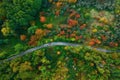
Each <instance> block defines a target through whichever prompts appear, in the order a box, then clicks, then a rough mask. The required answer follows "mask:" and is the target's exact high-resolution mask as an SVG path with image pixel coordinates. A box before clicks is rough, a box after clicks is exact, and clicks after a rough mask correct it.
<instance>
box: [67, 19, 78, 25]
mask: <svg viewBox="0 0 120 80" xmlns="http://www.w3.org/2000/svg"><path fill="white" fill-rule="evenodd" d="M77 24H78V21H77V20H73V19H69V20H68V25H69V26H76V25H77Z"/></svg>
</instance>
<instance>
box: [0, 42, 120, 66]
mask: <svg viewBox="0 0 120 80" xmlns="http://www.w3.org/2000/svg"><path fill="white" fill-rule="evenodd" d="M50 46H74V47H77V46H83V45H80V44H76V43H68V42H51V43H46V44H43V45H41V46H37V47H34V48H31V49H28V50H26V51H24V52H21V53H19V54H17V55H15V56H12V57H10V58H7V59H5V60H2V61H0V64H2V63H5V62H9V61H11V60H13V59H15V58H17V57H21V56H23V55H26V54H28V53H31V52H33V51H36V50H39V49H42V48H45V47H50ZM87 47H89V48H90V49H92V50H94V49H95V50H97V51H100V52H106V53H110V52H120V50H116V51H112V50H106V49H103V48H95V47H90V46H87Z"/></svg>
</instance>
